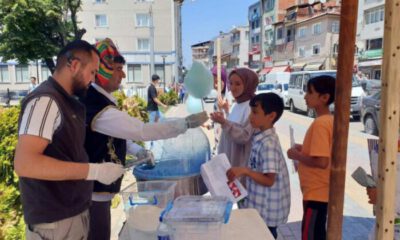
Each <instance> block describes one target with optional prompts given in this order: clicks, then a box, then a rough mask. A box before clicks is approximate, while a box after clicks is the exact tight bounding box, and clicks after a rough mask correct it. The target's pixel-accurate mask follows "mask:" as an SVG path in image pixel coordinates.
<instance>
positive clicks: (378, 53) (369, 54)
mask: <svg viewBox="0 0 400 240" xmlns="http://www.w3.org/2000/svg"><path fill="white" fill-rule="evenodd" d="M382 56H383V49H374V50H367V51H363V52H360V53H359V56H358V58H359V59H361V60H367V59H374V58H382Z"/></svg>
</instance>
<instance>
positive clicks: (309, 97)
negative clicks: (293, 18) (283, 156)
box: [287, 75, 335, 240]
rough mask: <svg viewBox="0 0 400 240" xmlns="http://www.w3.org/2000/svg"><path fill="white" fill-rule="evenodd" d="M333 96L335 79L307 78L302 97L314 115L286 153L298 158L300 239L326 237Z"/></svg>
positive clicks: (328, 77)
mask: <svg viewBox="0 0 400 240" xmlns="http://www.w3.org/2000/svg"><path fill="white" fill-rule="evenodd" d="M334 98H335V78H333V77H331V76H326V75H323V76H318V77H315V78H312V79H310V80H309V81H308V83H307V93H306V95H305V96H304V99H305V100H306V104H307V106H308V108H312V109H314V110H315V112H316V115H317V117H316V118H315V120H314V121H313V123H312V124H311V126H310V127H309V129H308V130H307V133H306V136H305V137H304V141H303V145H300V144H296V145H295V146H294V147H292V148H290V149H289V150H288V152H287V154H288V157H289V158H290V159H293V160H297V161H298V170H299V177H300V187H301V191H302V193H303V209H304V213H303V220H302V228H301V229H302V230H301V231H302V240H313V239H321V240H323V239H326V216H327V211H328V200H329V177H330V169H331V156H332V154H331V150H332V142H333V116H332V115H331V113H330V111H329V105H330V104H331V103H333V101H334Z"/></svg>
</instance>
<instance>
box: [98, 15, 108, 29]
mask: <svg viewBox="0 0 400 240" xmlns="http://www.w3.org/2000/svg"><path fill="white" fill-rule="evenodd" d="M107 26H108V21H107V15H105V14H98V15H96V27H107Z"/></svg>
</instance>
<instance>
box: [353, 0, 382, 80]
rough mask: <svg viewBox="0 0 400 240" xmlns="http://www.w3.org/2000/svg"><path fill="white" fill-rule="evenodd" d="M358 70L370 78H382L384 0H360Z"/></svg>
mask: <svg viewBox="0 0 400 240" xmlns="http://www.w3.org/2000/svg"><path fill="white" fill-rule="evenodd" d="M361 1H362V4H361V5H360V8H361V12H362V16H363V17H362V20H361V22H360V23H359V24H358V26H359V31H358V32H359V36H358V43H357V45H358V65H357V66H358V70H359V71H361V72H363V73H364V74H365V75H366V76H367V77H368V78H371V79H381V74H382V70H381V69H382V56H383V32H384V11H385V1H384V0H360V2H361Z"/></svg>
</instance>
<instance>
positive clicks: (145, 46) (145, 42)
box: [137, 38, 150, 51]
mask: <svg viewBox="0 0 400 240" xmlns="http://www.w3.org/2000/svg"><path fill="white" fill-rule="evenodd" d="M137 47H138V50H139V51H150V41H149V39H147V38H139V39H138V41H137Z"/></svg>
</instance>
